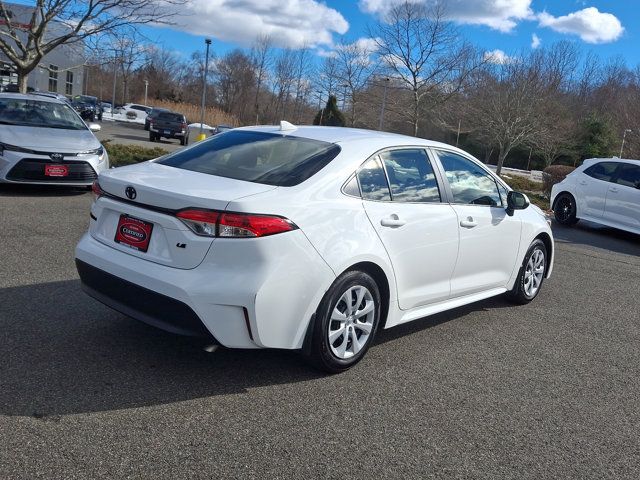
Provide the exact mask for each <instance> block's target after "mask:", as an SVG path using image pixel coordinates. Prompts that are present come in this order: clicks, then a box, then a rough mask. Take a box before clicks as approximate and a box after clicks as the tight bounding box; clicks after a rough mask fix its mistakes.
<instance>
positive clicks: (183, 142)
mask: <svg viewBox="0 0 640 480" xmlns="http://www.w3.org/2000/svg"><path fill="white" fill-rule="evenodd" d="M186 144H187V137H180V145H186Z"/></svg>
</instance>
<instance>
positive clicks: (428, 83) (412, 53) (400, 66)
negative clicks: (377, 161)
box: [370, 1, 481, 136]
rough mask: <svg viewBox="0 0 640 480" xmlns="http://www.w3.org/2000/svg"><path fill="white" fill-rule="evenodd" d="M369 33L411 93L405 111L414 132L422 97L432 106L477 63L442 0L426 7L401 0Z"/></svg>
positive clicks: (457, 86)
mask: <svg viewBox="0 0 640 480" xmlns="http://www.w3.org/2000/svg"><path fill="white" fill-rule="evenodd" d="M370 37H371V38H372V39H373V40H374V41H375V43H376V45H377V47H378V54H379V56H380V59H381V60H382V62H383V63H385V64H386V66H387V68H388V69H389V70H390V72H391V75H392V76H393V77H394V78H395V79H397V81H398V82H399V83H401V84H402V85H403V86H404V87H405V88H406V89H407V90H409V91H410V93H411V97H412V108H410V109H408V110H407V111H406V112H405V116H406V118H407V120H408V121H409V122H410V123H411V125H412V126H413V135H414V136H417V135H418V131H419V123H420V118H421V113H422V112H421V107H422V106H423V104H424V103H425V101H426V100H427V99H428V100H429V102H430V104H431V107H432V108H433V106H435V105H438V104H440V103H442V102H444V101H446V100H447V99H449V98H450V97H451V96H452V95H454V94H455V93H456V92H457V91H459V90H460V88H461V87H462V85H463V84H464V81H465V80H466V79H467V77H468V76H469V74H470V73H471V72H472V71H474V70H475V69H476V68H477V67H478V66H479V64H480V63H481V62H478V61H476V56H475V52H474V50H473V48H472V47H471V46H470V45H469V44H468V43H467V42H465V41H464V40H462V37H461V36H460V34H459V32H458V30H457V29H456V28H455V27H454V26H453V24H451V23H450V22H448V21H447V20H446V17H445V11H444V10H443V8H442V6H441V4H440V3H435V4H434V5H433V6H432V7H429V8H428V7H426V6H425V5H424V4H419V3H415V2H409V1H405V2H404V3H401V4H399V5H397V6H395V7H393V8H392V9H391V10H390V12H389V13H388V15H387V16H386V17H385V18H383V19H382V20H380V21H379V22H378V23H377V24H376V25H375V27H374V28H373V29H372V30H371V31H370Z"/></svg>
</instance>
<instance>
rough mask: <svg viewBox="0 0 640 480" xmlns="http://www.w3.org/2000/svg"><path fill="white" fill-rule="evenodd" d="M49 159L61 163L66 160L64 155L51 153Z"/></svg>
mask: <svg viewBox="0 0 640 480" xmlns="http://www.w3.org/2000/svg"><path fill="white" fill-rule="evenodd" d="M49 157H50V158H51V160H53V161H54V162H61V161H62V160H64V155H63V154H62V153H50V154H49Z"/></svg>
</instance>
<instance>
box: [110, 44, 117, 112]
mask: <svg viewBox="0 0 640 480" xmlns="http://www.w3.org/2000/svg"><path fill="white" fill-rule="evenodd" d="M117 77H118V51H117V50H114V52H113V96H112V97H111V118H113V112H114V110H115V109H116V79H117Z"/></svg>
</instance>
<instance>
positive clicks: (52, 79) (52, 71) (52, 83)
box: [49, 65, 58, 92]
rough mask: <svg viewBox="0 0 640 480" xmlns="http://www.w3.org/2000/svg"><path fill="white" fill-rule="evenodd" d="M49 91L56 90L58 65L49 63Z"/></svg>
mask: <svg viewBox="0 0 640 480" xmlns="http://www.w3.org/2000/svg"><path fill="white" fill-rule="evenodd" d="M49 91H50V92H57V91H58V67H57V66H56V65H49Z"/></svg>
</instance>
